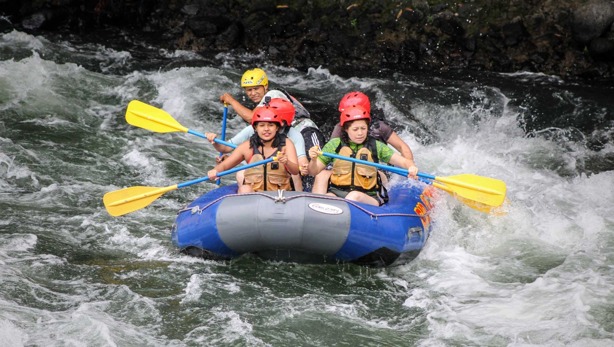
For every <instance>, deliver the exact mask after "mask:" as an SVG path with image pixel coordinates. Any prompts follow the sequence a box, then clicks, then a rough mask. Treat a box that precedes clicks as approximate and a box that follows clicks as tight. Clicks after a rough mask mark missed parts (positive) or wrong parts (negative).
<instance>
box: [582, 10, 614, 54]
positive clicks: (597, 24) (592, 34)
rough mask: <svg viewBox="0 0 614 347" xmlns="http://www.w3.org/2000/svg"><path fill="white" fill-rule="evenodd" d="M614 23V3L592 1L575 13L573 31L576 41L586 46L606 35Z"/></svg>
mask: <svg viewBox="0 0 614 347" xmlns="http://www.w3.org/2000/svg"><path fill="white" fill-rule="evenodd" d="M612 23H614V2H612V1H609V0H591V1H589V2H588V3H586V4H585V5H583V6H581V7H579V8H578V9H577V10H576V11H574V13H573V21H572V31H573V35H574V38H575V40H576V41H578V42H579V43H580V44H583V45H586V44H588V43H589V42H590V41H591V40H592V39H594V38H597V37H599V36H601V35H603V34H604V32H605V31H606V30H608V28H610V27H611V25H612Z"/></svg>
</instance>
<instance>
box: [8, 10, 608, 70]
mask: <svg viewBox="0 0 614 347" xmlns="http://www.w3.org/2000/svg"><path fill="white" fill-rule="evenodd" d="M0 13H1V14H2V15H3V16H4V18H2V19H1V20H0V31H3V32H6V31H9V30H12V29H13V28H16V29H18V30H22V31H26V32H30V33H35V34H43V35H44V34H46V33H65V34H76V35H81V36H87V37H91V38H95V37H99V35H98V34H99V33H103V32H105V31H109V30H112V29H121V30H122V31H124V32H128V33H130V34H131V35H135V36H137V37H139V36H140V37H143V38H147V39H148V40H150V42H152V41H151V40H153V43H154V44H156V45H157V46H160V47H162V48H169V49H185V50H192V51H195V52H199V53H201V54H202V55H204V56H209V57H212V56H214V55H215V54H218V53H220V52H230V53H233V54H242V53H249V54H253V55H255V56H256V58H255V59H256V60H259V61H255V62H254V63H256V64H258V63H262V62H263V61H270V62H272V63H275V64H279V65H286V66H290V67H295V68H298V69H306V68H307V67H313V66H323V67H326V68H328V69H330V70H331V72H333V73H338V74H342V75H344V74H347V73H351V72H354V71H359V70H362V71H365V72H373V71H377V70H378V69H392V70H397V71H398V70H401V71H408V70H425V71H446V70H449V69H457V68H464V69H472V70H488V71H498V72H514V71H532V72H543V73H546V74H553V75H558V76H561V77H563V78H569V79H573V78H580V79H590V80H596V79H610V78H613V77H614V24H613V23H614V1H611V0H589V1H574V0H556V1H554V0H546V1H537V0H509V1H499V0H473V1H471V0H469V1H459V2H447V1H438V0H429V1H425V0H399V1H394V2H392V1H389V2H384V1H366V0H365V1H360V0H356V1H322V0H320V1H318V0H313V1H307V0H287V1H283V0H278V1H265V0H252V1H243V0H239V1H224V0H152V1H136V0H90V1H77V0H53V1H52V0H47V1H39V0H29V1H28V0H25V1H20V2H17V1H9V0H0Z"/></svg>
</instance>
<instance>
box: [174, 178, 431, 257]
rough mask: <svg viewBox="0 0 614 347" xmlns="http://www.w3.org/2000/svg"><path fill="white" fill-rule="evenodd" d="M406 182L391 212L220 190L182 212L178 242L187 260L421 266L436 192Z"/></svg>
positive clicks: (282, 194) (328, 199) (318, 198)
mask: <svg viewBox="0 0 614 347" xmlns="http://www.w3.org/2000/svg"><path fill="white" fill-rule="evenodd" d="M408 182H409V181H404V182H402V183H399V184H397V185H395V186H393V187H391V189H390V191H389V195H390V201H389V202H388V204H386V205H384V206H379V207H378V206H371V205H366V204H361V203H357V202H354V201H350V200H345V199H341V198H337V197H332V196H325V195H317V194H311V193H303V192H287V191H278V192H260V193H251V194H241V195H239V194H236V192H237V186H236V185H229V186H223V187H220V188H217V189H214V190H212V191H210V192H208V193H206V194H204V195H202V196H201V197H199V198H198V199H196V200H195V201H194V202H192V203H191V204H189V205H188V206H187V207H186V208H184V209H182V210H181V211H179V213H178V215H177V219H176V222H175V224H174V225H173V229H172V240H173V243H174V244H175V245H176V246H177V247H178V248H179V249H180V250H181V251H182V252H184V253H186V254H190V255H194V256H199V257H203V258H205V259H216V260H230V259H233V258H236V257H239V256H241V255H243V254H248V253H249V254H254V255H256V256H259V257H261V258H263V259H267V260H276V261H288V262H297V263H339V262H351V263H355V264H360V265H366V266H374V267H381V266H388V265H391V264H393V263H395V264H400V263H405V262H407V261H410V260H412V259H414V258H415V257H416V256H417V255H418V254H419V253H420V251H421V250H422V248H423V247H424V245H425V243H426V241H427V239H428V237H429V234H430V231H431V218H430V211H431V207H432V205H431V203H432V197H433V188H432V186H429V185H425V184H416V183H414V185H410V184H411V183H408Z"/></svg>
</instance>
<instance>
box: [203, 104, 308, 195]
mask: <svg viewBox="0 0 614 347" xmlns="http://www.w3.org/2000/svg"><path fill="white" fill-rule="evenodd" d="M286 104H288V105H284V104H282V105H281V107H273V106H270V105H265V106H259V107H256V109H255V111H254V113H253V116H252V122H251V123H252V127H253V128H254V131H255V133H254V135H252V136H251V137H250V138H249V140H247V141H245V142H243V143H241V144H240V145H239V146H238V147H237V148H236V149H235V150H234V151H232V153H231V154H230V155H229V156H228V158H226V160H224V161H222V162H220V163H218V164H217V165H216V166H215V167H214V168H213V169H211V170H209V172H207V176H208V177H209V179H210V180H211V181H215V180H216V179H217V178H218V177H217V174H218V172H221V171H225V170H229V169H232V168H233V167H235V166H237V165H238V164H239V163H241V162H242V161H244V160H245V161H246V162H247V163H254V162H257V161H260V160H263V159H267V158H270V157H277V161H273V162H270V163H267V164H266V165H265V166H256V167H253V168H250V169H247V170H245V173H244V175H243V181H242V182H239V189H238V193H239V194H243V193H250V192H258V191H269V190H273V191H274V190H280V189H282V190H293V188H292V183H291V175H297V174H298V173H299V164H298V157H297V156H296V149H295V148H294V144H293V143H292V141H291V140H289V139H287V138H286V136H285V135H284V134H282V133H281V132H280V129H281V127H282V125H283V120H282V119H283V118H284V117H287V113H288V112H290V111H291V112H292V113H294V108H293V107H292V105H291V104H290V103H289V102H286ZM211 141H212V142H213V140H211ZM214 145H217V146H219V145H218V144H214ZM216 149H217V148H216ZM218 150H219V149H218Z"/></svg>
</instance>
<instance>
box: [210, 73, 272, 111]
mask: <svg viewBox="0 0 614 347" xmlns="http://www.w3.org/2000/svg"><path fill="white" fill-rule="evenodd" d="M241 87H243V89H244V90H245V94H246V95H247V97H248V98H249V99H250V100H251V101H253V102H254V103H255V104H260V102H261V101H262V100H263V99H264V95H265V94H266V93H267V92H268V91H269V78H268V77H267V75H266V73H265V72H264V70H262V69H260V68H255V69H250V70H247V71H245V73H244V74H243V77H241ZM220 101H221V102H223V103H225V104H228V105H230V106H232V108H233V109H234V110H235V112H237V114H238V115H239V116H241V118H243V119H244V120H245V121H246V122H248V123H250V122H251V121H252V115H253V113H254V111H253V109H249V108H247V107H245V106H243V105H241V103H240V102H238V101H237V100H235V98H233V97H232V95H230V94H229V93H224V94H223V95H222V96H220Z"/></svg>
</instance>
